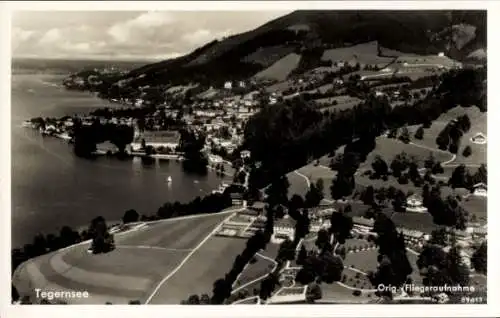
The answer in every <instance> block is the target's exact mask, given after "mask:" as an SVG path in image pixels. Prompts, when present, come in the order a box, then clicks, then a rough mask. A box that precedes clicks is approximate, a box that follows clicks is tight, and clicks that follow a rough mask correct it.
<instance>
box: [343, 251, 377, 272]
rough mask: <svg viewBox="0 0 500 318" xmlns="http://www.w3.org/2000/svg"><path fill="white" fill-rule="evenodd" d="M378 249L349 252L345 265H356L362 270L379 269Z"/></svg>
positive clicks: (355, 266) (356, 267)
mask: <svg viewBox="0 0 500 318" xmlns="http://www.w3.org/2000/svg"><path fill="white" fill-rule="evenodd" d="M377 255H378V251H377V249H373V250H368V251H361V252H356V253H347V254H346V258H345V260H344V266H347V267H351V265H352V266H354V268H355V269H358V270H360V271H362V272H365V273H367V272H368V271H374V270H376V269H377V265H378V263H377Z"/></svg>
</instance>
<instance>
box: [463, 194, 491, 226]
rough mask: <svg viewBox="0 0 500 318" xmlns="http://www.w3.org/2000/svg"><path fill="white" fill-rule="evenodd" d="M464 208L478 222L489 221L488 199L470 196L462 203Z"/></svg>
mask: <svg viewBox="0 0 500 318" xmlns="http://www.w3.org/2000/svg"><path fill="white" fill-rule="evenodd" d="M462 204H463V207H464V208H465V210H466V211H468V212H469V213H470V214H471V215H475V216H476V218H477V221H478V222H480V223H483V224H484V223H486V222H487V219H488V199H487V198H482V197H474V196H469V197H467V198H466V199H465V200H463V201H462Z"/></svg>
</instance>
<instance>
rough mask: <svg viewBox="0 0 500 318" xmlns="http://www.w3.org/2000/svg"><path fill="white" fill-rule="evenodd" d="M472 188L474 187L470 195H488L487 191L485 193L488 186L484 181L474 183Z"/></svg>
mask: <svg viewBox="0 0 500 318" xmlns="http://www.w3.org/2000/svg"><path fill="white" fill-rule="evenodd" d="M472 188H473V189H474V190H473V192H472V195H474V196H477V197H486V196H488V193H487V191H488V186H487V185H486V184H485V183H483V182H480V183H478V184H475V185H474V186H473V187H472Z"/></svg>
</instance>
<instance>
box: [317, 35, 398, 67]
mask: <svg viewBox="0 0 500 318" xmlns="http://www.w3.org/2000/svg"><path fill="white" fill-rule="evenodd" d="M377 54H378V51H377V42H375V41H374V42H367V43H362V44H358V45H354V46H350V47H344V48H337V49H329V50H325V52H324V53H323V56H322V57H321V59H322V60H325V61H326V60H329V61H333V62H336V61H346V62H350V63H351V64H352V63H354V64H355V63H360V64H363V65H365V64H371V65H387V64H389V63H391V62H392V61H393V60H394V59H393V58H390V57H389V58H388V57H381V56H377Z"/></svg>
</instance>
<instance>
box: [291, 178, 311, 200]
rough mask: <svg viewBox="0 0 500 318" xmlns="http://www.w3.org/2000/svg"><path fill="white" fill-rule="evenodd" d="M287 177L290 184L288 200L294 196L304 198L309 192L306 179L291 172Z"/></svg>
mask: <svg viewBox="0 0 500 318" xmlns="http://www.w3.org/2000/svg"><path fill="white" fill-rule="evenodd" d="M286 176H287V178H288V182H289V183H290V187H289V188H288V198H291V197H292V196H293V195H294V194H298V195H300V196H302V197H304V196H305V195H306V193H307V191H308V190H309V186H308V184H307V180H306V177H303V176H301V175H299V174H297V173H296V172H295V171H292V172H289V173H288V174H287V175H286Z"/></svg>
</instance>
